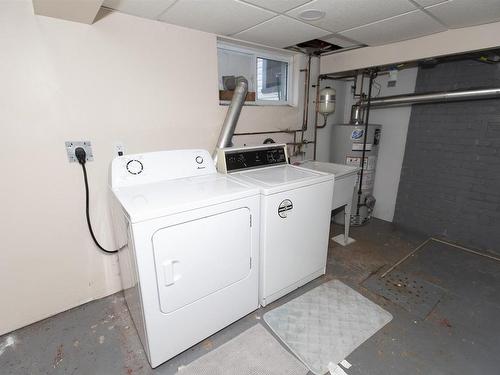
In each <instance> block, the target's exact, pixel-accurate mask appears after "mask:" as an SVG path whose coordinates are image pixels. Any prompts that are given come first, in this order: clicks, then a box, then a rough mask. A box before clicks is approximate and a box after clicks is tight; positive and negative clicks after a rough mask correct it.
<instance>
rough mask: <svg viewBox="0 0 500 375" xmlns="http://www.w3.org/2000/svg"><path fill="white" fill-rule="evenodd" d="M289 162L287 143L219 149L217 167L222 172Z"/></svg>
mask: <svg viewBox="0 0 500 375" xmlns="http://www.w3.org/2000/svg"><path fill="white" fill-rule="evenodd" d="M282 164H288V155H287V151H286V145H285V144H278V145H264V146H255V147H238V148H232V147H231V148H223V149H220V150H219V155H218V159H217V169H218V170H219V172H222V173H231V172H239V171H244V170H248V169H256V168H263V167H269V166H272V165H282Z"/></svg>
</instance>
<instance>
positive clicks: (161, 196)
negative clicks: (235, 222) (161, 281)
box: [112, 173, 259, 223]
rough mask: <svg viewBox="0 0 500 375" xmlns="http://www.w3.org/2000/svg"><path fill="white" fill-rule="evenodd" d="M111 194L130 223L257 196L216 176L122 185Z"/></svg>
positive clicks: (240, 184)
mask: <svg viewBox="0 0 500 375" xmlns="http://www.w3.org/2000/svg"><path fill="white" fill-rule="evenodd" d="M112 191H113V193H114V195H115V197H116V198H117V199H118V201H119V202H120V204H121V206H122V207H123V209H124V211H125V214H126V215H127V216H128V218H129V220H130V221H131V222H132V223H137V222H141V221H146V220H150V219H155V218H158V217H162V216H167V215H172V214H176V213H180V212H184V211H188V210H193V209H196V208H201V207H206V206H211V205H215V204H219V203H223V202H228V201H231V200H236V199H241V198H245V197H250V196H253V195H257V194H259V189H257V188H256V187H252V186H250V185H248V184H246V183H244V182H243V181H238V180H237V179H234V178H232V177H231V176H227V175H223V174H219V173H213V174H208V175H203V176H194V177H187V178H179V179H174V180H166V181H158V182H155V183H149V184H140V185H132V186H123V187H119V188H114V189H112Z"/></svg>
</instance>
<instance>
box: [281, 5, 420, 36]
mask: <svg viewBox="0 0 500 375" xmlns="http://www.w3.org/2000/svg"><path fill="white" fill-rule="evenodd" d="M310 9H315V10H320V11H324V12H325V13H326V15H325V17H324V18H322V19H320V20H318V21H304V22H307V23H309V24H311V25H315V26H318V27H321V28H323V29H326V30H330V31H332V32H338V31H343V30H347V29H351V28H354V27H358V26H361V25H365V24H367V23H370V22H374V21H379V20H382V19H385V18H389V17H392V16H395V15H398V14H403V13H405V12H409V11H411V10H414V9H417V8H416V6H415V5H413V4H412V3H410V2H409V1H403V0H314V1H312V2H310V3H307V4H305V5H303V6H300V7H298V8H295V9H293V10H291V11H289V12H287V15H289V16H291V17H294V18H297V19H300V17H299V14H300V13H301V12H303V11H305V10H310Z"/></svg>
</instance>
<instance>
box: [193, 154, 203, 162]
mask: <svg viewBox="0 0 500 375" xmlns="http://www.w3.org/2000/svg"><path fill="white" fill-rule="evenodd" d="M195 160H196V162H197V163H198V164H203V157H201V156H199V155H198V156H197V157H196V159H195Z"/></svg>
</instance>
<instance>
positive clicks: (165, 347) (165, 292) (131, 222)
mask: <svg viewBox="0 0 500 375" xmlns="http://www.w3.org/2000/svg"><path fill="white" fill-rule="evenodd" d="M111 191H112V196H113V197H114V199H113V202H114V210H113V211H114V215H113V216H114V222H115V233H116V235H117V236H118V237H119V238H120V239H124V240H125V241H126V242H127V244H128V246H126V247H125V248H124V249H123V250H122V251H120V252H119V263H120V270H121V276H122V283H123V288H124V290H125V298H126V302H127V305H128V307H129V309H130V312H131V315H132V319H133V321H134V323H135V326H136V328H137V331H138V333H139V336H140V338H141V341H142V344H143V346H144V348H145V352H146V355H147V357H148V359H149V361H150V363H151V366H152V367H153V368H154V367H156V366H158V365H160V364H161V363H163V362H165V361H167V360H168V359H170V358H172V357H173V356H175V355H177V354H179V353H181V352H182V351H184V350H186V349H188V348H189V347H191V346H192V345H194V344H196V343H198V342H199V341H201V340H203V339H205V338H206V337H208V336H210V335H211V334H213V333H215V332H217V331H219V330H220V329H222V328H224V327H226V326H227V325H229V324H231V323H232V322H234V321H236V320H237V319H239V318H241V317H243V316H244V315H247V314H248V313H250V312H252V311H254V310H255V309H257V308H258V306H259V303H258V274H259V270H258V265H259V217H260V215H259V191H258V189H256V188H255V187H252V186H250V185H249V184H246V183H244V182H242V181H239V180H236V179H234V178H232V177H230V176H227V175H224V174H219V173H217V172H216V170H215V166H214V165H213V160H212V158H211V157H210V155H209V153H208V152H207V151H204V150H178V151H161V152H153V153H145V154H137V155H126V156H122V157H118V158H116V159H115V160H113V162H112V166H111Z"/></svg>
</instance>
